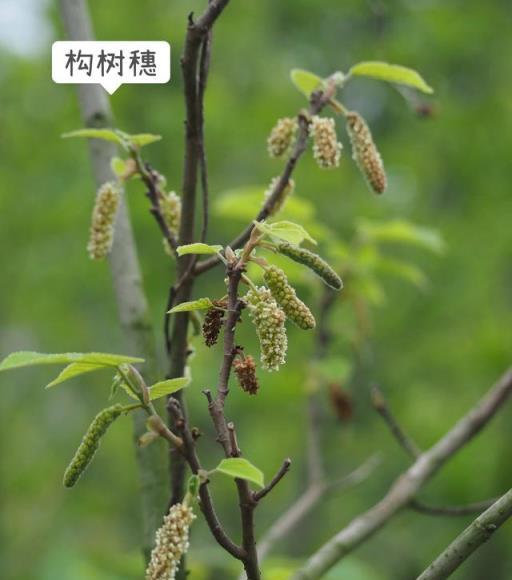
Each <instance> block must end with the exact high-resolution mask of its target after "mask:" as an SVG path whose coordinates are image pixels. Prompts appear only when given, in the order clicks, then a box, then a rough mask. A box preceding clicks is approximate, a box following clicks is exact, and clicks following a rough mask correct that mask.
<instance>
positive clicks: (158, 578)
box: [146, 503, 196, 580]
mask: <svg viewBox="0 0 512 580" xmlns="http://www.w3.org/2000/svg"><path fill="white" fill-rule="evenodd" d="M195 517H196V516H195V515H194V513H193V512H192V509H191V508H190V507H188V506H186V505H184V504H182V503H177V504H174V505H173V506H172V507H171V509H170V510H169V513H168V514H167V515H166V516H165V517H164V523H163V524H162V527H161V528H159V529H158V531H157V532H156V537H155V547H154V548H153V551H152V552H151V560H150V562H149V564H148V567H147V569H146V580H174V578H175V577H176V573H177V572H178V568H179V565H180V560H181V558H182V556H183V554H185V553H186V552H187V550H188V548H189V529H190V525H191V524H192V522H193V521H194V520H195Z"/></svg>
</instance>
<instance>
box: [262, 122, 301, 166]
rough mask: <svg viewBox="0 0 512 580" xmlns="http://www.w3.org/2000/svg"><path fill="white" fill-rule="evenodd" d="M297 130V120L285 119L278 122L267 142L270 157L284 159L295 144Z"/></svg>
mask: <svg viewBox="0 0 512 580" xmlns="http://www.w3.org/2000/svg"><path fill="white" fill-rule="evenodd" d="M297 128H298V124H297V119H295V118H290V117H284V118H283V119H279V120H278V121H277V123H276V125H275V127H274V128H273V129H272V131H271V132H270V135H269V138H268V140H267V149H268V154H269V155H270V157H282V156H283V155H285V154H286V153H288V151H290V149H291V148H292V145H293V144H294V143H295V135H296V133H297Z"/></svg>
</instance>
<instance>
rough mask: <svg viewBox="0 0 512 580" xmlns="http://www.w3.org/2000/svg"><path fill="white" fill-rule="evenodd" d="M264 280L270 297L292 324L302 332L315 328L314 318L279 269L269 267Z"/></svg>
mask: <svg viewBox="0 0 512 580" xmlns="http://www.w3.org/2000/svg"><path fill="white" fill-rule="evenodd" d="M264 279H265V282H266V284H267V286H268V287H269V289H270V292H271V293H272V296H273V297H274V298H275V299H276V301H277V303H278V304H279V306H280V307H281V308H282V309H283V310H284V313H285V314H286V316H287V317H288V318H289V319H290V320H291V321H292V322H294V323H295V324H296V325H297V326H298V327H299V328H302V329H303V330H309V329H311V328H315V325H316V322H315V317H314V316H313V314H312V313H311V310H310V309H309V308H308V307H307V306H306V305H305V304H304V302H302V300H300V299H299V298H298V297H297V294H296V293H295V290H294V288H292V287H291V286H290V284H289V283H288V279H287V278H286V274H285V273H284V272H283V271H282V270H281V268H278V267H277V266H269V267H268V268H267V269H266V270H265V274H264Z"/></svg>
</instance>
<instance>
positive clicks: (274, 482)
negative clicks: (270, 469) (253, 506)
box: [252, 458, 292, 501]
mask: <svg viewBox="0 0 512 580" xmlns="http://www.w3.org/2000/svg"><path fill="white" fill-rule="evenodd" d="M291 464H292V460H291V459H289V458H288V459H285V460H284V461H283V464H282V465H281V467H280V468H279V471H278V472H277V473H276V474H275V475H274V477H273V478H272V479H271V481H270V482H269V483H268V484H267V485H266V486H265V487H264V488H263V489H260V491H257V492H254V493H253V494H252V497H253V499H254V501H260V500H261V499H263V498H264V497H265V496H266V495H268V494H269V493H270V492H271V491H272V490H273V489H274V487H275V486H276V485H277V484H278V483H279V482H280V481H281V479H283V477H284V476H285V475H286V474H287V473H288V471H289V470H290V466H291Z"/></svg>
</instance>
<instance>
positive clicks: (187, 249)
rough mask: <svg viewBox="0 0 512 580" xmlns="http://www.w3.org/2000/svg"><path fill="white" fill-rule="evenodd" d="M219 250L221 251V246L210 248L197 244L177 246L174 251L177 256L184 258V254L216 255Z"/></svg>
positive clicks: (206, 245)
mask: <svg viewBox="0 0 512 580" xmlns="http://www.w3.org/2000/svg"><path fill="white" fill-rule="evenodd" d="M220 250H222V246H219V245H215V246H210V245H208V244H202V243H200V242H198V243H196V244H186V245H184V246H178V248H177V250H176V251H177V252H178V256H184V255H185V254H216V253H217V252H220Z"/></svg>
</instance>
